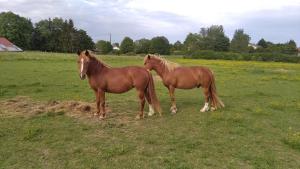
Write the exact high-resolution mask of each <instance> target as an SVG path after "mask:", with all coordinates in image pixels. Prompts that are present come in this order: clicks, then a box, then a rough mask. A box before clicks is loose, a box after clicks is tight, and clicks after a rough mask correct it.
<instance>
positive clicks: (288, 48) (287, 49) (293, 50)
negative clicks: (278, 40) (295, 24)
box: [282, 40, 298, 54]
mask: <svg viewBox="0 0 300 169" xmlns="http://www.w3.org/2000/svg"><path fill="white" fill-rule="evenodd" d="M282 53H285V54H297V53H298V49H297V44H296V42H295V41H294V40H290V41H289V42H287V43H286V44H284V47H283V49H282Z"/></svg>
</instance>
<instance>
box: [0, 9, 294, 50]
mask: <svg viewBox="0 0 300 169" xmlns="http://www.w3.org/2000/svg"><path fill="white" fill-rule="evenodd" d="M0 36H4V37H6V38H8V39H9V40H11V41H12V42H13V43H15V44H16V45H17V46H19V47H21V48H22V49H24V50H40V51H53V52H75V51H77V50H78V49H79V50H82V49H91V50H96V51H98V52H100V53H102V54H109V53H115V54H144V53H159V54H163V55H168V54H181V55H189V54H193V53H195V52H199V51H213V52H234V53H277V54H278V53H279V54H287V55H295V54H296V53H297V52H298V51H297V44H296V42H295V41H294V40H290V41H288V42H286V43H277V44H276V43H272V42H269V41H266V40H264V39H263V38H262V39H261V40H259V41H258V43H257V44H255V45H253V44H251V45H250V40H251V37H250V36H249V35H248V34H246V33H245V32H244V30H243V29H237V30H236V31H235V33H234V35H233V38H232V39H231V40H230V39H229V37H228V36H226V34H225V32H224V28H223V26H222V25H212V26H210V27H203V28H200V31H199V32H197V33H189V34H188V35H187V36H186V38H185V40H184V41H183V43H182V42H180V41H176V42H175V43H173V44H171V43H170V42H169V40H168V39H167V38H166V37H164V36H157V37H153V38H152V39H146V38H142V39H139V40H136V41H134V40H133V39H131V38H130V37H125V38H124V39H123V40H122V42H121V43H120V44H118V43H114V44H111V43H110V42H108V41H105V40H99V41H97V42H96V44H95V43H94V42H93V40H92V38H91V37H90V36H89V35H88V34H87V33H86V31H84V30H81V29H77V28H76V27H75V26H74V23H73V21H72V19H69V20H63V19H62V18H53V19H51V18H49V19H46V20H41V21H39V22H37V23H35V24H34V25H33V24H32V22H31V20H30V19H27V18H24V17H21V16H19V15H16V14H14V13H12V12H2V13H0ZM114 47H116V48H117V49H120V50H114ZM202 53H203V52H202ZM206 53H207V52H206Z"/></svg>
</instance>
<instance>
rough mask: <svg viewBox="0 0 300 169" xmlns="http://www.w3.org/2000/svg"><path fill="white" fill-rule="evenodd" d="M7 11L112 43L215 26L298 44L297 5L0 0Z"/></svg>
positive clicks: (274, 0)
mask: <svg viewBox="0 0 300 169" xmlns="http://www.w3.org/2000/svg"><path fill="white" fill-rule="evenodd" d="M9 10H10V11H12V12H14V13H17V14H19V15H21V16H24V17H27V18H31V19H32V21H33V22H37V21H39V20H41V19H47V18H49V17H51V18H53V17H62V18H64V19H68V18H72V19H73V20H74V23H75V25H76V27H78V28H81V29H84V30H86V31H87V32H88V33H89V34H90V35H91V36H92V37H93V39H94V40H99V39H106V40H107V39H108V34H109V33H112V35H113V40H114V41H120V40H121V39H122V38H123V37H124V36H130V37H132V38H134V39H139V38H143V37H146V38H151V37H153V36H159V35H164V36H166V37H167V38H168V39H169V40H170V41H172V42H174V41H176V40H183V39H184V38H185V36H186V35H187V34H188V33H189V32H198V31H199V29H200V28H201V27H208V26H210V25H211V24H219V25H223V26H224V27H225V32H226V34H228V35H230V36H232V34H233V32H234V30H235V29H236V28H244V29H245V31H246V32H247V33H249V34H250V35H251V37H252V39H253V41H254V42H255V41H257V40H258V39H259V38H261V37H264V38H266V39H269V40H274V41H276V42H279V41H281V42H285V41H287V40H289V39H291V38H293V39H295V40H296V41H297V43H298V44H300V39H299V37H300V32H299V28H300V12H298V11H300V0H184V1H183V0H0V12H2V11H9ZM296 38H298V39H296Z"/></svg>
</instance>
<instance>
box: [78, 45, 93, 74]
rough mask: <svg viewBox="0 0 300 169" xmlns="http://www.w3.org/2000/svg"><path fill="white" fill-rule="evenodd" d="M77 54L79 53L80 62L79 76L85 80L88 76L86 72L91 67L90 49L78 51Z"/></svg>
mask: <svg viewBox="0 0 300 169" xmlns="http://www.w3.org/2000/svg"><path fill="white" fill-rule="evenodd" d="M77 54H78V59H77V63H78V71H79V76H80V79H81V80H84V79H85V77H86V72H87V70H88V67H89V62H90V53H89V51H88V50H85V51H82V52H80V51H78V52H77Z"/></svg>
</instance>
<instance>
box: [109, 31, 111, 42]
mask: <svg viewBox="0 0 300 169" xmlns="http://www.w3.org/2000/svg"><path fill="white" fill-rule="evenodd" d="M109 43H110V44H111V33H109Z"/></svg>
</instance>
